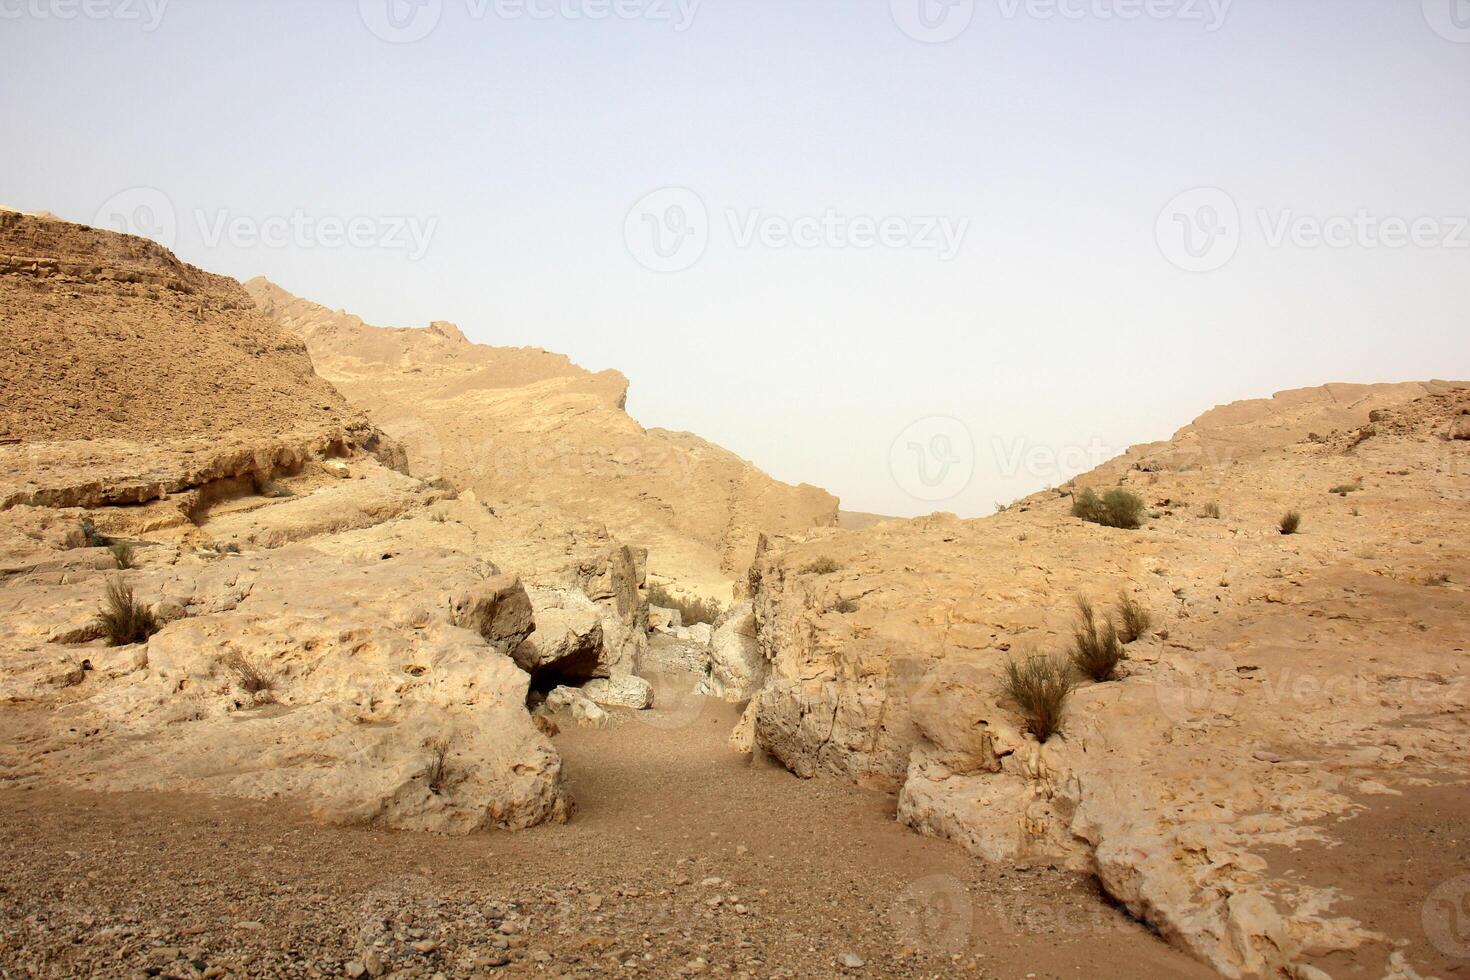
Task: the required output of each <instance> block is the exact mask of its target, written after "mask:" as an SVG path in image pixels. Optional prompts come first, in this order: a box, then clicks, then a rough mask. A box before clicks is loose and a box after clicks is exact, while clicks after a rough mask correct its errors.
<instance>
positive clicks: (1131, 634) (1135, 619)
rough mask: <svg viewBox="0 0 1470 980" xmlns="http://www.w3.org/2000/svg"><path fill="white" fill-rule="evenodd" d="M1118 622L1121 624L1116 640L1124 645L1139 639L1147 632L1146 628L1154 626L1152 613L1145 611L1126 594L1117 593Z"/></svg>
mask: <svg viewBox="0 0 1470 980" xmlns="http://www.w3.org/2000/svg"><path fill="white" fill-rule="evenodd" d="M1118 621H1119V622H1120V623H1122V624H1123V625H1122V628H1121V629H1119V630H1118V639H1120V640H1122V641H1123V642H1124V643H1132V642H1134V641H1135V640H1138V639H1141V638H1142V637H1143V635H1144V634H1145V633H1147V632H1148V628H1149V627H1150V626H1152V625H1153V624H1154V617H1153V613H1151V612H1149V611H1148V610H1147V609H1145V608H1144V607H1143V606H1142V605H1140V604H1139V603H1138V602H1137V601H1136V600H1135V599H1134V598H1133V597H1132V596H1130V595H1129V594H1128V593H1126V592H1119V593H1118Z"/></svg>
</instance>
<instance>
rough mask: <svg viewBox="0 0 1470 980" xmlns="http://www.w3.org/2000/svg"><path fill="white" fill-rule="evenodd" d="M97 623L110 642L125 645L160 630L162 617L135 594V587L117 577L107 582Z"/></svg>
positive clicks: (143, 638) (110, 643)
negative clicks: (154, 613)
mask: <svg viewBox="0 0 1470 980" xmlns="http://www.w3.org/2000/svg"><path fill="white" fill-rule="evenodd" d="M96 622H97V625H98V626H99V627H100V628H101V629H102V635H103V636H105V637H107V643H108V645H109V646H114V647H125V646H128V645H130V644H133V643H142V642H143V641H145V640H147V639H148V638H149V637H150V636H152V635H153V634H154V633H157V632H158V630H159V626H158V621H157V620H156V619H154V618H153V614H152V613H150V612H149V611H148V608H147V607H146V606H144V605H143V604H142V603H141V602H139V601H138V600H137V598H135V597H134V595H133V590H132V589H131V588H130V587H128V586H126V585H124V584H123V581H122V579H120V578H115V579H112V580H110V581H109V582H108V583H107V592H106V593H105V594H104V596H103V598H102V609H101V611H100V612H98V613H97V619H96Z"/></svg>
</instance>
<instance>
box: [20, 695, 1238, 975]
mask: <svg viewBox="0 0 1470 980" xmlns="http://www.w3.org/2000/svg"><path fill="white" fill-rule="evenodd" d="M688 684H689V678H688V675H684V676H683V678H681V679H679V680H677V681H676V682H669V681H668V680H667V679H664V680H661V681H660V685H659V686H660V688H661V690H660V692H659V693H660V705H661V707H660V708H658V709H656V710H655V711H653V712H641V713H638V714H637V715H632V714H627V713H624V714H620V715H618V716H617V718H616V720H615V723H614V724H613V725H611V726H609V727H607V728H605V729H601V730H570V731H565V732H563V733H562V734H561V735H559V736H558V737H557V739H556V742H557V745H558V747H559V748H560V750H561V752H562V753H563V755H564V757H565V759H566V762H567V766H568V769H569V772H570V773H571V777H572V784H573V793H574V795H575V797H576V799H577V801H578V812H577V815H576V817H575V818H574V819H573V821H572V822H571V823H569V824H567V825H565V826H559V827H542V828H537V829H534V830H531V831H526V832H522V833H519V834H485V835H479V836H475V837H470V838H450V837H434V836H426V835H415V834H406V833H393V832H384V831H378V830H373V829H364V828H337V827H325V826H320V825H317V824H314V823H312V822H310V821H309V820H307V819H305V817H304V816H302V815H301V814H298V813H295V812H293V811H291V810H289V809H286V808H284V807H283V806H282V805H281V804H279V803H263V802H245V801H237V800H221V799H201V798H197V797H183V796H163V795H120V794H118V795H104V794H91V793H83V792H62V791H47V792H41V791H19V790H0V882H3V884H0V977H6V978H9V977H27V976H47V977H72V976H99V977H100V976H106V977H115V976H121V977H144V976H164V977H224V976H230V977H320V976H328V977H338V976H348V977H357V976H397V977H439V976H442V977H445V978H466V977H477V976H486V977H489V976H507V975H515V976H522V975H535V976H571V977H591V976H604V975H610V974H611V975H626V976H638V977H665V976H696V975H711V976H731V977H741V976H748V977H782V978H796V977H813V976H837V975H849V976H874V977H877V976H883V977H921V976H925V977H927V976H952V975H960V974H963V975H974V976H987V977H989V976H993V977H1021V978H1024V977H1068V978H1073V977H1076V978H1082V977H1087V978H1093V977H1136V976H1141V975H1151V976H1200V977H1205V976H1210V975H1212V974H1210V973H1209V971H1207V970H1205V969H1204V968H1203V967H1201V966H1199V965H1198V964H1196V963H1194V962H1193V961H1191V960H1189V959H1188V958H1186V957H1185V956H1184V955H1183V954H1181V953H1178V952H1176V951H1174V950H1172V949H1170V948H1168V947H1167V946H1165V945H1164V944H1163V943H1162V942H1160V941H1159V940H1158V939H1157V938H1156V937H1155V936H1153V935H1151V934H1150V933H1148V932H1147V931H1146V930H1145V929H1143V928H1142V927H1140V926H1138V925H1137V924H1136V923H1134V922H1132V921H1131V920H1129V919H1128V918H1127V917H1126V916H1124V915H1123V914H1121V913H1120V912H1118V911H1117V910H1116V909H1114V908H1112V907H1111V906H1109V905H1108V904H1107V903H1106V902H1105V901H1104V900H1103V899H1102V898H1100V897H1099V895H1098V894H1097V890H1096V887H1095V886H1094V885H1093V883H1092V882H1091V881H1089V880H1087V879H1084V878H1081V877H1078V876H1074V875H1070V874H1067V873H1064V872H1060V871H1057V870H1054V869H1048V868H1032V869H1023V870H1018V869H1014V868H1005V867H1001V866H994V865H987V864H984V863H982V862H980V861H977V860H975V859H974V858H971V857H969V856H967V855H966V854H964V853H963V852H961V851H960V850H959V849H957V848H955V847H953V846H951V845H948V844H945V843H942V842H939V841H934V840H930V839H926V838H921V837H919V836H917V835H915V834H913V833H911V832H909V831H907V830H905V829H904V828H902V827H900V826H898V825H897V824H896V823H895V822H894V821H893V809H894V801H893V799H892V797H891V796H888V795H885V794H881V793H874V792H867V791H863V790H861V789H857V788H854V787H850V786H846V785H844V784H842V783H840V782H839V781H836V780H812V781H801V780H798V779H796V778H794V777H792V776H791V775H789V774H788V773H786V772H784V771H782V770H779V769H777V768H775V767H772V766H769V765H767V764H765V763H762V762H760V761H756V762H751V761H748V760H746V759H743V758H742V757H740V756H737V755H735V754H733V753H732V752H730V751H729V750H728V749H727V748H726V746H725V738H726V735H727V734H728V732H729V730H730V727H731V725H732V724H733V723H734V720H735V718H736V716H737V714H738V712H737V710H736V709H735V708H734V707H731V706H727V705H723V704H717V703H714V702H710V701H706V700H705V699H702V698H695V697H692V696H685V695H683V693H682V692H683V690H684V689H687V687H688Z"/></svg>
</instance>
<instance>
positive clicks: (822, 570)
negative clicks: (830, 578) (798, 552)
mask: <svg viewBox="0 0 1470 980" xmlns="http://www.w3.org/2000/svg"><path fill="white" fill-rule="evenodd" d="M841 567H842V566H841V565H839V564H837V561H836V559H834V558H832V557H831V556H830V555H823V556H822V557H821V558H818V559H817V560H816V561H813V562H811V563H810V564H809V565H807V566H806V567H805V568H803V569H802V571H803V572H807V573H808V574H811V575H831V574H832V573H833V572H835V571H837V570H838V569H840V568H841Z"/></svg>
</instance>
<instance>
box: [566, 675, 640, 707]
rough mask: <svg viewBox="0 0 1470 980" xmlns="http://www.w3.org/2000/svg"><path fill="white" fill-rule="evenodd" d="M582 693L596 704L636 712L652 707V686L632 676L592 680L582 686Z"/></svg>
mask: <svg viewBox="0 0 1470 980" xmlns="http://www.w3.org/2000/svg"><path fill="white" fill-rule="evenodd" d="M582 693H583V694H585V695H586V696H587V697H588V698H590V699H592V701H593V702H594V703H596V704H602V705H610V706H613V707H619V708H633V709H634V710H636V711H643V710H644V709H647V708H651V707H653V685H651V684H649V683H648V681H646V680H644V679H643V678H641V677H635V676H634V675H632V674H622V675H620V676H618V677H598V678H594V679H592V680H590V681H588V682H587V683H585V684H583V685H582Z"/></svg>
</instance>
